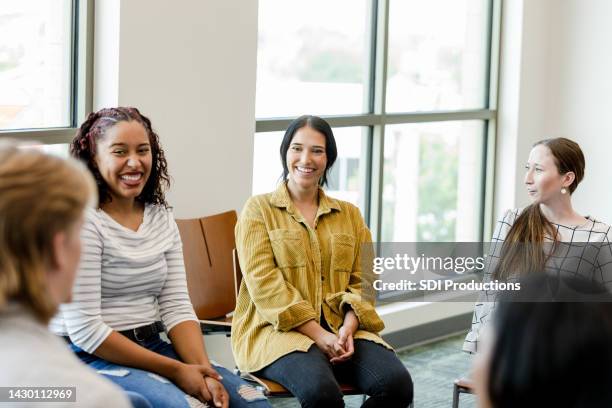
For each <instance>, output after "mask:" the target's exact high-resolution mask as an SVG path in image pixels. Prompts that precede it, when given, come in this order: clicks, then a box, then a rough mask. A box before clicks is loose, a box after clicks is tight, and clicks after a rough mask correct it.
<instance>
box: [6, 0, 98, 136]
mask: <svg viewBox="0 0 612 408" xmlns="http://www.w3.org/2000/svg"><path fill="white" fill-rule="evenodd" d="M71 7H72V16H71V25H72V27H71V32H72V33H71V41H70V47H71V52H70V54H71V61H70V65H71V67H72V74H71V83H70V88H71V89H70V102H69V103H70V126H67V127H47V128H31V129H17V130H15V129H10V130H0V139H2V138H10V139H16V140H24V141H38V142H40V143H42V144H59V143H70V142H71V141H72V139H73V138H74V135H75V133H76V130H77V129H78V127H79V124H80V123H81V122H83V121H84V120H85V117H86V116H87V114H88V113H89V112H91V111H92V108H93V44H94V42H93V37H94V0H72V2H71Z"/></svg>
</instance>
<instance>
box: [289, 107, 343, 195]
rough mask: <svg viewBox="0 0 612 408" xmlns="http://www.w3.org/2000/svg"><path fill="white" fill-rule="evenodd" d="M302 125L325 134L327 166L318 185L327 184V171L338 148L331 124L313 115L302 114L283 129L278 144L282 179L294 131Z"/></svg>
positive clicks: (334, 158)
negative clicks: (281, 138) (279, 143)
mask: <svg viewBox="0 0 612 408" xmlns="http://www.w3.org/2000/svg"><path fill="white" fill-rule="evenodd" d="M303 127H309V128H312V129H314V130H316V131H317V132H319V133H321V134H322V135H323V136H325V156H326V157H327V166H326V167H325V171H324V172H323V176H322V177H321V179H320V180H319V185H321V186H323V185H327V171H328V170H329V169H330V168H331V166H333V165H334V162H335V161H336V158H337V157H338V149H337V148H336V139H335V138H334V132H332V129H331V126H329V123H327V122H326V121H325V120H324V119H321V118H320V117H318V116H313V115H302V116H300V117H299V118H297V119H294V120H293V122H291V123H290V124H289V127H288V128H287V130H286V131H285V136H284V137H283V141H282V142H281V145H280V156H281V162H282V163H283V175H282V180H283V181H284V180H287V176H288V175H289V168H288V167H287V151H288V150H289V146H290V145H291V141H292V140H293V136H295V132H297V131H298V130H300V129H301V128H303Z"/></svg>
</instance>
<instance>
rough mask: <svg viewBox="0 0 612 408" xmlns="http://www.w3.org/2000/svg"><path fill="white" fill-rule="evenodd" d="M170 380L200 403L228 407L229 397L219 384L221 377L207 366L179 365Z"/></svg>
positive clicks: (221, 407) (222, 407)
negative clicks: (208, 402) (210, 402)
mask: <svg viewBox="0 0 612 408" xmlns="http://www.w3.org/2000/svg"><path fill="white" fill-rule="evenodd" d="M172 380H173V382H174V383H175V384H176V385H177V386H178V387H179V388H181V389H182V390H183V391H185V392H186V393H187V394H189V395H192V396H194V397H196V398H197V399H199V400H200V401H202V402H207V401H212V402H213V403H214V405H215V406H216V407H220V408H227V407H228V405H229V396H228V394H227V391H226V390H225V388H224V387H223V385H222V384H221V380H222V377H221V376H220V375H219V373H217V371H216V370H215V369H214V368H212V367H211V366H209V365H202V364H185V363H179V364H178V365H177V368H176V371H175V372H174V375H173V378H172ZM202 380H203V381H202Z"/></svg>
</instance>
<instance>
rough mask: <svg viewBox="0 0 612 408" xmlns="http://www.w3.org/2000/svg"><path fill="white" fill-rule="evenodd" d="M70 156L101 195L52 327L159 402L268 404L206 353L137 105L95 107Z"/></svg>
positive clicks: (150, 134)
mask: <svg viewBox="0 0 612 408" xmlns="http://www.w3.org/2000/svg"><path fill="white" fill-rule="evenodd" d="M71 153H72V155H73V156H74V157H76V158H79V159H81V160H82V161H84V162H85V163H86V164H87V167H88V168H89V170H90V171H91V172H92V173H93V175H94V177H95V180H96V183H97V187H98V192H99V196H100V200H99V205H98V208H96V209H91V210H89V211H88V212H87V214H86V220H85V225H84V229H83V240H84V252H83V261H82V263H81V267H80V270H79V274H78V276H77V280H76V284H75V291H74V298H73V302H72V303H71V304H68V305H63V306H62V308H61V312H60V314H59V318H58V319H57V320H56V321H55V322H54V324H53V325H52V327H53V328H54V332H55V333H57V334H60V335H63V336H66V337H67V340H69V341H70V343H71V347H72V348H73V350H74V351H75V352H76V353H77V356H79V357H80V358H81V360H82V361H83V362H85V363H86V364H89V365H90V366H91V367H93V368H95V369H97V370H99V372H101V373H103V374H104V375H106V376H107V377H108V378H109V379H110V380H112V381H113V382H115V383H117V384H118V385H119V386H121V387H122V388H124V389H126V390H128V391H132V392H136V393H139V394H141V395H142V396H143V397H144V398H145V399H146V400H147V401H148V402H149V404H150V405H151V406H153V407H160V408H161V407H195V406H201V405H203V404H204V402H210V403H211V404H214V405H215V406H218V407H224V408H225V407H227V406H228V405H230V406H232V407H250V408H256V407H268V406H269V404H268V402H267V401H266V400H265V397H263V395H262V394H261V393H259V394H258V393H257V391H256V390H255V389H254V388H252V387H250V386H249V385H247V384H246V383H245V382H244V381H243V380H242V379H240V378H239V377H237V376H236V375H234V374H233V373H231V372H230V371H228V370H226V369H225V368H223V367H220V366H215V367H213V364H212V363H211V361H210V360H209V359H208V356H207V354H206V351H205V349H204V341H203V339H202V333H201V331H200V325H199V323H198V319H197V317H196V315H195V313H194V311H193V306H192V305H191V301H190V299H189V295H188V292H187V283H186V277H185V267H184V263H183V253H182V244H181V238H180V235H179V231H178V227H177V225H176V222H175V221H174V218H173V216H172V213H171V212H170V210H169V208H168V205H167V204H166V200H165V197H164V193H165V190H166V188H167V187H168V186H169V177H168V173H167V168H166V159H165V157H164V152H163V150H162V149H161V147H160V143H159V138H158V135H157V134H156V133H155V132H154V131H153V129H152V126H151V122H150V120H149V119H148V118H147V117H146V116H144V115H142V114H141V113H140V112H139V111H138V110H137V109H136V108H126V107H118V108H109V109H102V110H100V111H98V112H94V113H92V114H90V115H89V117H88V118H87V120H86V121H85V122H84V123H83V124H82V125H81V127H80V129H79V131H78V133H77V135H76V137H75V139H74V140H73V142H72V145H71ZM160 319H161V322H159V320H160ZM160 326H161V327H160ZM160 331H166V332H167V333H168V337H169V338H170V340H171V342H172V343H171V344H170V343H168V342H166V341H164V340H162V339H161V338H160V336H159V332H160ZM220 374H221V375H220Z"/></svg>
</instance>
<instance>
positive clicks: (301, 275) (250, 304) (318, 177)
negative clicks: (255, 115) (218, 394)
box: [232, 116, 413, 408]
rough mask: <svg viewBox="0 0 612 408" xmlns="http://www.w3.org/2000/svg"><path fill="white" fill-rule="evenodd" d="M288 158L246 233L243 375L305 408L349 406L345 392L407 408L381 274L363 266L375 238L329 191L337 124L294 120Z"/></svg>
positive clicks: (239, 231)
mask: <svg viewBox="0 0 612 408" xmlns="http://www.w3.org/2000/svg"><path fill="white" fill-rule="evenodd" d="M280 155H281V161H282V165H283V182H282V183H281V184H280V185H279V187H278V188H277V190H276V191H274V192H272V193H269V194H264V195H260V196H255V197H252V198H251V199H249V200H248V201H247V203H246V205H245V207H244V209H243V211H242V213H241V214H240V219H239V221H238V224H237V226H236V246H237V249H238V255H239V258H240V265H241V267H242V273H243V276H244V278H243V280H242V284H241V286H240V292H239V295H238V300H237V305H236V311H235V315H234V320H233V324H232V347H233V351H234V355H235V357H236V361H237V363H238V367H239V368H240V369H241V370H243V371H249V372H253V373H255V374H256V375H260V376H262V377H264V378H267V379H270V380H273V381H276V382H278V383H280V384H282V385H283V386H284V387H285V388H287V389H288V390H289V391H290V392H291V393H292V394H293V395H294V396H296V397H297V398H298V400H299V401H300V403H301V405H302V407H326V408H333V407H342V406H344V402H343V398H342V397H343V396H342V392H341V390H340V387H339V385H338V382H343V383H348V384H352V385H354V386H356V387H357V388H358V389H359V390H361V391H362V392H364V393H365V394H367V395H369V396H370V398H369V399H368V400H366V402H365V403H364V405H363V406H364V407H385V408H393V407H407V406H408V405H409V404H410V403H411V401H412V397H413V389H412V380H411V378H410V375H409V373H408V371H407V370H406V368H405V367H404V365H403V364H402V363H401V362H400V360H399V359H398V358H397V356H396V355H395V353H394V352H393V350H392V349H391V347H389V345H387V344H386V343H385V342H384V341H383V340H382V339H381V338H380V336H379V335H378V332H379V331H381V330H382V329H383V327H384V324H383V322H382V320H381V319H380V317H379V316H378V314H377V313H376V310H375V309H374V293H373V292H372V290H371V282H370V278H371V270H370V271H368V268H367V267H363V268H362V265H361V251H362V246H365V247H367V246H368V244H371V240H372V239H371V236H370V231H369V230H368V228H367V227H366V225H365V223H364V221H363V218H362V216H361V214H360V213H359V209H358V208H357V207H355V206H354V205H352V204H350V203H348V202H345V201H340V200H336V199H334V198H331V197H328V196H327V195H326V194H325V192H324V191H323V189H322V186H323V185H325V183H326V180H327V175H328V171H329V168H330V167H331V166H332V165H333V164H334V161H335V160H336V156H337V150H336V142H335V139H334V136H333V133H332V130H331V128H330V126H329V124H327V122H325V121H324V120H323V119H321V118H318V117H316V116H302V117H299V118H298V119H296V120H294V121H293V122H292V123H291V124H290V125H289V128H288V129H287V131H286V133H285V136H284V138H283V141H282V143H281V146H280ZM369 246H370V247H371V245H369Z"/></svg>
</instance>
